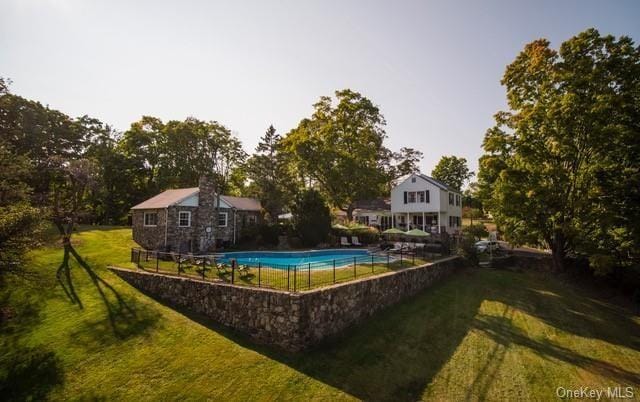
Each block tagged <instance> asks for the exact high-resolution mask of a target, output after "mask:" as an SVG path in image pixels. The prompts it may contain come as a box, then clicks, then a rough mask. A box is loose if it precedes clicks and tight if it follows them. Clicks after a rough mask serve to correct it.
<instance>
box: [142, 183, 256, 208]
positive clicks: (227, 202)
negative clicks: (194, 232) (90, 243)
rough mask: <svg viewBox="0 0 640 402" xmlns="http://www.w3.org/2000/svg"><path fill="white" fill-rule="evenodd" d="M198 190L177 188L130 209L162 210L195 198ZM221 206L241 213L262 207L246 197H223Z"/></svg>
mask: <svg viewBox="0 0 640 402" xmlns="http://www.w3.org/2000/svg"><path fill="white" fill-rule="evenodd" d="M199 192H200V190H199V189H198V187H190V188H177V189H173V190H166V191H163V192H162V193H160V194H158V195H156V196H154V197H151V198H149V199H148V200H146V201H143V202H141V203H140V204H138V205H136V206H134V207H132V208H131V209H162V208H167V207H170V206H172V205H178V204H180V203H181V202H183V201H184V200H186V199H188V198H190V197H193V196H197V195H198V194H199ZM220 201H222V202H221V206H222V207H224V208H226V207H228V208H235V209H238V210H241V211H260V210H262V205H260V201H258V200H256V199H253V198H246V197H232V196H229V195H223V196H221V197H220Z"/></svg>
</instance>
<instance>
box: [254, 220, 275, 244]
mask: <svg viewBox="0 0 640 402" xmlns="http://www.w3.org/2000/svg"><path fill="white" fill-rule="evenodd" d="M258 233H259V234H260V237H261V238H262V242H263V243H264V244H265V245H267V246H277V245H278V236H279V235H280V227H279V226H278V225H277V224H268V223H263V224H261V225H260V226H259V227H258Z"/></svg>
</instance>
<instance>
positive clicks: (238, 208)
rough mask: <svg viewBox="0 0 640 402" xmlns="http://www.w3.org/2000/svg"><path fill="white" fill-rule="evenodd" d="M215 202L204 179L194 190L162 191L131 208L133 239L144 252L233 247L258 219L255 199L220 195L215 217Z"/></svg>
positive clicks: (210, 189)
mask: <svg viewBox="0 0 640 402" xmlns="http://www.w3.org/2000/svg"><path fill="white" fill-rule="evenodd" d="M216 203H217V198H216V194H215V192H214V186H213V182H212V180H210V179H209V178H207V177H201V178H200V181H199V183H198V187H191V188H179V189H174V190H167V191H164V192H162V193H160V194H158V195H156V196H155V197H152V198H149V199H148V200H146V201H144V202H142V203H140V204H138V205H136V206H134V207H132V208H131V217H132V226H133V240H134V241H135V242H136V243H138V244H139V245H140V246H141V247H143V248H145V249H147V250H161V251H179V252H205V251H209V250H211V249H212V247H213V245H214V244H216V245H217V246H221V245H224V244H235V243H236V241H237V240H238V239H239V238H240V236H241V235H242V232H243V230H246V228H248V227H250V226H252V225H257V224H258V223H259V222H260V221H261V220H262V206H261V205H260V201H258V200H256V199H253V198H245V197H232V196H228V195H221V196H220V208H219V214H218V216H217V217H215V208H216ZM214 218H215V219H217V220H218V230H217V233H216V228H215V227H214Z"/></svg>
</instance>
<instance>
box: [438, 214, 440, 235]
mask: <svg viewBox="0 0 640 402" xmlns="http://www.w3.org/2000/svg"><path fill="white" fill-rule="evenodd" d="M438 233H440V211H438Z"/></svg>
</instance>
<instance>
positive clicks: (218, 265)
mask: <svg viewBox="0 0 640 402" xmlns="http://www.w3.org/2000/svg"><path fill="white" fill-rule="evenodd" d="M213 265H214V266H215V267H216V270H218V274H221V275H224V274H226V273H228V272H229V271H228V270H227V266H226V265H225V264H223V263H219V262H215V261H214V262H213Z"/></svg>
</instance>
